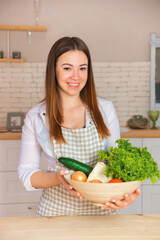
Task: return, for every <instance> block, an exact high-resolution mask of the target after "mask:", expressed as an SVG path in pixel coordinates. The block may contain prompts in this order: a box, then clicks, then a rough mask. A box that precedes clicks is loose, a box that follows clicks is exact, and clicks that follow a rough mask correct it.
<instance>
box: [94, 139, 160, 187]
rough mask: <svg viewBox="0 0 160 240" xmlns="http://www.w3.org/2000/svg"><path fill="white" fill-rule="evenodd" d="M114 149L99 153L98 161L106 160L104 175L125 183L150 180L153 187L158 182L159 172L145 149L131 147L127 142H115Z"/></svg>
mask: <svg viewBox="0 0 160 240" xmlns="http://www.w3.org/2000/svg"><path fill="white" fill-rule="evenodd" d="M116 143H118V145H117V146H116V147H110V148H109V151H108V150H107V151H103V150H101V151H99V152H98V157H99V161H104V160H107V162H108V164H107V165H106V170H105V173H104V174H105V175H106V176H107V177H112V178H119V179H123V180H124V181H125V182H130V181H137V180H139V181H144V180H146V179H150V180H151V181H152V183H153V185H154V183H156V182H157V179H158V180H160V171H159V169H158V165H157V162H155V161H154V159H153V158H152V156H151V154H150V153H149V152H148V151H147V147H133V146H132V144H131V143H130V142H129V140H125V139H123V138H121V139H118V140H117V141H116Z"/></svg>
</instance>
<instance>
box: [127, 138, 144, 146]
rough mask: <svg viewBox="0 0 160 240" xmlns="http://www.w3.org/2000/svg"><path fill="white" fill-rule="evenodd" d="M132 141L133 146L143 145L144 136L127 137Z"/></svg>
mask: <svg viewBox="0 0 160 240" xmlns="http://www.w3.org/2000/svg"><path fill="white" fill-rule="evenodd" d="M126 139H128V140H129V141H130V143H131V144H132V146H135V147H142V138H126Z"/></svg>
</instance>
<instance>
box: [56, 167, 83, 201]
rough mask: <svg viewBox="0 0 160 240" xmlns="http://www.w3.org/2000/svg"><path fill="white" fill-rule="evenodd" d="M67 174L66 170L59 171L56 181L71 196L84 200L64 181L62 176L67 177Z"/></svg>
mask: <svg viewBox="0 0 160 240" xmlns="http://www.w3.org/2000/svg"><path fill="white" fill-rule="evenodd" d="M68 173H69V171H68V170H65V169H62V170H60V171H59V172H58V173H57V174H58V179H59V181H60V182H61V184H62V185H63V186H64V187H65V188H66V189H67V191H68V192H69V193H70V194H72V195H73V196H75V197H78V198H81V199H84V197H83V196H82V195H81V194H80V192H78V191H76V190H75V189H74V188H73V186H72V185H70V184H69V183H68V182H67V181H66V179H65V178H64V175H67V174H68Z"/></svg>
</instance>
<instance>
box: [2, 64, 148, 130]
mask: <svg viewBox="0 0 160 240" xmlns="http://www.w3.org/2000/svg"><path fill="white" fill-rule="evenodd" d="M45 67H46V64H45V63H0V127H6V124H7V112H26V111H27V110H28V109H29V108H31V107H32V106H33V105H35V104H36V103H38V102H39V101H40V100H42V99H43V98H44V78H45ZM93 71H94V77H95V84H96V89H97V95H98V96H99V97H102V98H105V99H108V100H110V101H112V102H113V104H114V106H115V109H116V111H117V114H118V117H119V121H120V125H121V126H125V125H126V122H127V120H128V119H129V118H130V117H132V115H134V114H142V115H144V116H146V117H148V111H149V79H150V77H149V76H150V63H149V62H131V63H127V62H120V63H118V62H115V63H106V62H94V63H93Z"/></svg>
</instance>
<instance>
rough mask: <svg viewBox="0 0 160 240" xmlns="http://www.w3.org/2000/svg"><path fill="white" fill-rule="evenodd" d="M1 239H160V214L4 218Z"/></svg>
mask: <svg viewBox="0 0 160 240" xmlns="http://www.w3.org/2000/svg"><path fill="white" fill-rule="evenodd" d="M0 239H1V240H13V239H16V240H22V239H23V240H28V239H29V240H32V239H33V240H44V239H45V240H51V239H52V240H54V239H55V240H62V239H63V240H65V239H66V240H67V239H68V240H72V239H73V240H98V239H100V240H102V239H103V240H119V239H126V240H137V239H143V240H148V239H149V240H153V239H156V240H158V239H160V214H153V215H104V216H62V217H19V218H1V219H0Z"/></svg>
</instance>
